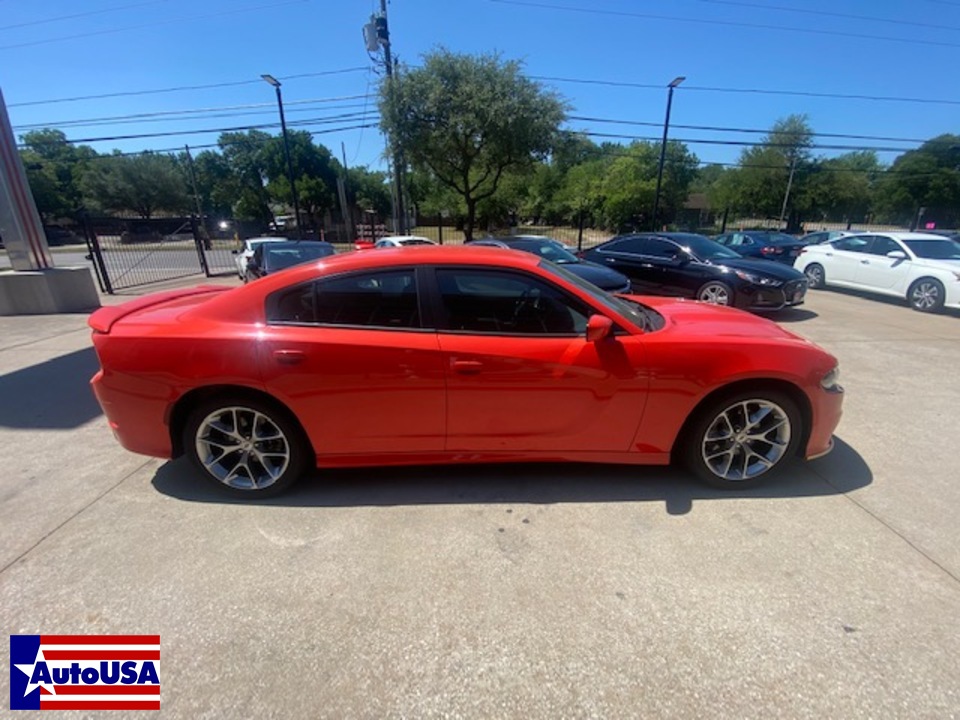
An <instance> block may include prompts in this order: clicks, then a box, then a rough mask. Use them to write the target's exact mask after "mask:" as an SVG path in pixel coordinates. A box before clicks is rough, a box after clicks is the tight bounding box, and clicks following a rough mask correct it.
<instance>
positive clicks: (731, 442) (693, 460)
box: [679, 390, 804, 488]
mask: <svg viewBox="0 0 960 720" xmlns="http://www.w3.org/2000/svg"><path fill="white" fill-rule="evenodd" d="M803 434H804V433H803V421H802V418H801V415H800V410H799V409H798V408H797V404H796V403H795V402H794V401H793V400H792V399H791V398H790V397H788V396H787V395H785V394H784V393H781V392H776V391H774V390H766V391H761V392H744V393H738V394H735V395H728V396H726V397H722V398H720V399H718V400H716V401H714V402H711V403H709V404H708V405H707V406H705V407H704V408H703V409H702V410H701V411H700V412H699V413H698V415H697V416H696V418H695V419H694V421H693V423H692V424H691V426H690V427H689V428H688V431H687V433H686V436H685V438H684V439H683V441H682V444H681V447H680V451H681V457H680V458H679V459H680V460H682V462H683V463H684V464H685V465H686V466H687V467H688V468H689V469H690V470H691V471H692V472H693V473H694V474H695V475H697V477H699V478H700V479H701V480H703V481H704V482H706V483H708V484H710V485H713V486H716V487H721V488H738V487H749V486H751V485H754V484H756V483H757V482H759V481H760V480H761V479H766V478H768V477H770V476H771V475H773V474H774V473H775V472H776V471H778V470H780V468H781V467H782V466H783V464H784V463H785V462H786V461H787V460H789V459H790V458H792V457H793V456H794V455H795V454H796V451H797V447H798V445H799V444H800V440H801V438H802V437H803Z"/></svg>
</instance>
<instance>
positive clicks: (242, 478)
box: [196, 406, 291, 490]
mask: <svg viewBox="0 0 960 720" xmlns="http://www.w3.org/2000/svg"><path fill="white" fill-rule="evenodd" d="M196 453H197V458H198V459H199V461H200V463H201V464H202V465H203V467H204V469H205V470H206V471H207V472H208V473H209V474H210V475H211V476H213V477H214V478H216V479H217V480H219V481H220V482H221V483H223V484H224V485H227V486H229V487H232V488H235V489H237V490H262V489H264V488H267V487H270V486H271V485H273V484H274V483H276V482H277V480H278V479H279V478H280V477H281V476H282V475H283V473H284V471H285V470H286V469H287V467H288V465H289V464H290V459H291V447H290V441H289V440H288V438H287V437H286V435H284V433H283V431H282V430H281V429H280V427H279V425H278V424H277V423H276V422H275V421H274V420H273V419H271V418H270V417H269V416H268V415H266V414H264V413H262V412H259V411H258V410H254V409H252V408H247V407H242V406H231V407H224V408H220V409H217V410H215V411H213V412H212V413H210V414H209V415H207V416H206V417H205V418H204V419H203V420H202V421H201V422H200V425H199V427H198V428H197V432H196Z"/></svg>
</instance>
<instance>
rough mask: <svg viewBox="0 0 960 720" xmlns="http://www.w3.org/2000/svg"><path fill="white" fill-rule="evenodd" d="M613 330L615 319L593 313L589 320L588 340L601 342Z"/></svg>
mask: <svg viewBox="0 0 960 720" xmlns="http://www.w3.org/2000/svg"><path fill="white" fill-rule="evenodd" d="M612 331H613V320H611V319H610V318H608V317H607V316H606V315H591V316H590V319H589V320H587V342H600V341H601V340H603V339H604V338H605V337H607V336H608V335H610V333H611V332H612Z"/></svg>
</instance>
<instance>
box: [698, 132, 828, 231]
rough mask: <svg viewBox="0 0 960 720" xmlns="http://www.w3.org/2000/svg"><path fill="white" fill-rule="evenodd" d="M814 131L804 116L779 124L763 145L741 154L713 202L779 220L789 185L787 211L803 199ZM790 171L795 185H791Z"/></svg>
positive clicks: (809, 166) (713, 194)
mask: <svg viewBox="0 0 960 720" xmlns="http://www.w3.org/2000/svg"><path fill="white" fill-rule="evenodd" d="M812 144H813V131H812V130H811V128H810V124H809V123H808V122H807V118H806V116H805V115H790V116H788V117H786V118H782V119H780V120H777V122H776V123H774V125H773V127H772V128H771V129H770V133H769V134H768V135H766V136H764V137H763V138H762V139H761V140H760V143H759V144H758V145H756V146H754V147H750V148H747V149H745V150H744V151H743V152H742V153H740V161H739V167H738V168H737V169H736V170H735V171H733V172H729V173H725V174H724V176H723V182H722V183H720V184H719V187H717V188H716V189H715V190H714V191H713V193H711V200H713V198H714V197H715V198H716V199H717V200H723V201H724V207H729V208H730V209H731V210H737V211H740V212H742V213H748V214H755V215H759V216H761V217H779V216H780V212H781V209H782V207H783V199H784V195H785V194H786V190H787V185H788V184H791V197H792V198H794V201H793V202H792V203H790V205H789V207H788V210H789V209H791V208H793V209H796V208H797V207H798V205H799V204H800V201H798V198H803V197H804V195H803V186H804V183H805V181H806V179H807V178H808V177H809V175H810V173H811V171H812V159H811V145H812ZM791 169H792V170H793V182H792V183H790V174H791Z"/></svg>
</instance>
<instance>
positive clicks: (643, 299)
mask: <svg viewBox="0 0 960 720" xmlns="http://www.w3.org/2000/svg"><path fill="white" fill-rule="evenodd" d="M634 298H635V299H636V301H637V302H639V303H641V304H643V305H646V306H647V307H650V308H653V309H654V310H656V311H657V312H658V313H660V314H661V315H663V317H664V320H665V321H666V326H665V327H666V328H670V329H674V330H677V331H680V332H682V333H683V334H684V336H686V337H697V338H701V337H710V338H715V339H717V340H718V341H720V342H724V341H727V340H731V339H737V340H741V341H742V340H744V339H757V340H760V339H762V340H780V341H785V342H789V343H797V344H800V345H804V346H815V345H814V343H811V342H810V341H809V340H806V339H805V338H802V337H800V336H799V335H795V334H793V333H792V332H790V331H789V330H785V329H784V328H783V327H781V326H780V325H778V324H777V323H775V322H773V321H772V320H767V319H766V318H763V317H759V316H757V315H753V314H751V313H748V312H746V311H744V310H737V309H736V308H731V307H724V306H721V305H711V304H710V303H703V302H697V301H696V300H687V299H685V298H671V297H660V296H648V295H643V296H634Z"/></svg>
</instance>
